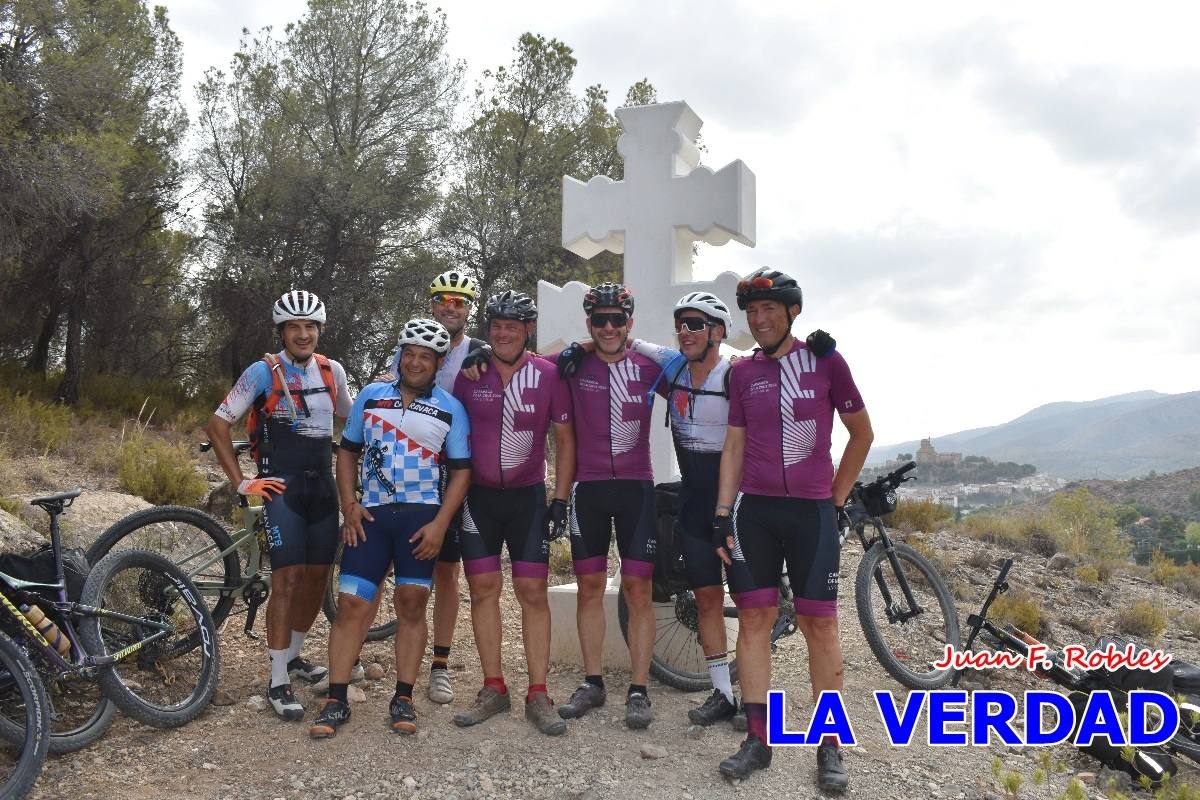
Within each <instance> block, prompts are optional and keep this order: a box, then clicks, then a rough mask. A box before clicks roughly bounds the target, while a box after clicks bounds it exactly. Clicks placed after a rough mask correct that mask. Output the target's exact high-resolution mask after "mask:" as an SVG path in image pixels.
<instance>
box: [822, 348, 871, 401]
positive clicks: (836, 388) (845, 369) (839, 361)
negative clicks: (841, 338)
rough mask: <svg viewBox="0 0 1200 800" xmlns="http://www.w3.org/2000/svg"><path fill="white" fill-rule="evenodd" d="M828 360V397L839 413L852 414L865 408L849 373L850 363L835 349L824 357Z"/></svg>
mask: <svg viewBox="0 0 1200 800" xmlns="http://www.w3.org/2000/svg"><path fill="white" fill-rule="evenodd" d="M826 358H827V359H828V361H829V368H830V376H829V399H830V401H831V402H832V403H833V407H834V409H836V410H837V412H838V413H839V414H853V413H854V412H856V411H862V410H863V409H864V408H866V404H865V403H863V399H862V395H861V394H859V391H858V386H856V385H855V383H854V376H853V375H851V374H850V365H849V364H847V363H846V359H844V358H842V354H841V353H839V352H837V351H836V350H835V351H834V352H832V353H830V354H829V355H828V356H827V357H826Z"/></svg>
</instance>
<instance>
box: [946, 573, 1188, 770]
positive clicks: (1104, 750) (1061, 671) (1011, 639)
mask: <svg viewBox="0 0 1200 800" xmlns="http://www.w3.org/2000/svg"><path fill="white" fill-rule="evenodd" d="M1012 566H1013V559H1011V558H1009V559H1006V560H1005V561H1004V563H1003V564H1002V565H1001V567H1000V572H999V574H998V575H997V576H996V579H995V581H993V582H992V587H991V590H990V592H989V593H988V595H987V597H986V598H985V599H984V601H983V605H982V606H981V607H980V609H979V613H977V614H971V615H969V616H968V617H967V626H968V634H967V641H966V644H964V645H963V650H964V651H970V650H971V647H972V646H973V645H974V644H975V642H976V640H977V639H981V640H983V641H985V642H986V643H987V644H988V645H989V646H990V647H992V648H993V649H995V650H1000V651H1007V652H1009V653H1013V654H1015V655H1017V656H1019V657H1020V658H1021V660H1022V661H1028V659H1029V654H1030V652H1031V650H1030V649H1031V648H1032V647H1033V646H1035V645H1042V643H1041V642H1039V641H1038V640H1037V639H1035V638H1034V637H1033V636H1032V635H1031V634H1029V633H1026V632H1025V631H1023V630H1021V629H1020V628H1017V627H1016V626H1014V625H1011V624H1005V625H997V624H996V623H995V622H993V621H992V620H990V619H988V611H989V609H990V608H991V606H992V603H994V602H995V600H996V598H997V597H999V596H1000V595H1001V594H1003V593H1005V592H1007V591H1008V590H1009V588H1010V587H1009V583H1008V574H1009V571H1010V570H1011V569H1012ZM1109 642H1112V643H1113V644H1114V645H1116V646H1117V649H1118V650H1123V649H1124V647H1125V646H1126V645H1128V644H1131V642H1128V641H1127V640H1123V639H1119V638H1117V637H1101V638H1100V641H1099V642H1097V644H1096V646H1095V647H1094V648H1093V649H1094V650H1102V649H1103V648H1104V645H1106V644H1108V643H1109ZM965 672H966V671H965V670H956V671H955V672H954V677H953V680H952V681H951V684H952V685H953V686H958V684H959V681H960V679H961V678H962V677H963V675H964V674H965ZM1034 674H1035V675H1037V676H1038V677H1039V678H1042V679H1043V680H1048V681H1052V682H1053V683H1056V684H1058V685H1059V686H1061V687H1063V688H1064V689H1066V690H1067V698H1068V700H1070V701H1071V703H1072V705H1075V706H1076V713H1077V714H1078V713H1079V710H1080V708H1081V707H1082V706H1084V705H1086V699H1087V696H1088V695H1089V694H1090V693H1091V692H1094V691H1108V692H1111V693H1112V696H1113V699H1114V700H1115V701H1116V702H1117V706H1118V711H1123V710H1124V708H1123V706H1125V703H1126V702H1127V697H1128V691H1130V690H1132V689H1154V690H1157V691H1162V692H1166V693H1167V694H1174V695H1175V702H1176V706H1177V707H1178V709H1179V728H1178V729H1177V730H1176V732H1175V734H1174V735H1173V736H1172V737H1171V739H1170V741H1168V742H1167V743H1166V744H1164V745H1161V746H1157V747H1138V748H1133V747H1116V746H1114V745H1112V744H1111V743H1110V742H1108V740H1107V739H1106V738H1104V737H1098V738H1096V739H1095V740H1093V742H1092V744H1091V745H1089V746H1087V747H1081V748H1080V749H1082V750H1083V751H1084V752H1086V753H1088V754H1090V755H1092V756H1094V757H1095V758H1097V759H1098V760H1100V761H1101V762H1102V763H1104V764H1105V765H1106V766H1108V767H1110V768H1112V769H1117V770H1122V771H1124V772H1127V773H1128V774H1129V775H1130V776H1131V777H1133V778H1134V780H1138V781H1141V780H1143V779H1144V780H1145V781H1146V782H1148V783H1149V784H1150V786H1151V787H1154V788H1157V787H1158V786H1160V785H1161V784H1162V783H1163V782H1164V781H1166V780H1168V779H1169V778H1170V777H1171V776H1172V775H1174V774H1175V773H1176V772H1177V771H1178V767H1177V766H1176V764H1175V761H1174V758H1173V757H1175V756H1182V757H1185V758H1187V759H1189V760H1191V761H1193V762H1194V763H1196V764H1200V668H1198V667H1196V666H1194V665H1192V664H1188V663H1186V662H1182V661H1180V660H1178V659H1173V660H1172V661H1171V663H1170V664H1168V665H1167V666H1166V667H1165V668H1164V669H1162V670H1161V671H1160V672H1158V673H1150V672H1149V671H1148V670H1138V669H1130V668H1128V667H1123V668H1120V669H1117V670H1114V671H1111V672H1110V671H1107V670H1105V669H1103V668H1097V669H1083V668H1081V667H1078V666H1069V665H1068V662H1067V661H1066V660H1065V659H1064V657H1063V654H1062V653H1060V652H1057V651H1055V650H1053V649H1051V648H1046V650H1045V651H1044V654H1043V657H1042V666H1040V667H1038V668H1036V669H1035V670H1034Z"/></svg>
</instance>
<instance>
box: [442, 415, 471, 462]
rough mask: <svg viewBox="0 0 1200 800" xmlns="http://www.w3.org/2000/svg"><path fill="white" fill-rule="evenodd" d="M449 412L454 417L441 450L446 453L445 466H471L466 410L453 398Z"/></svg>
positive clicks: (469, 426) (469, 429)
mask: <svg viewBox="0 0 1200 800" xmlns="http://www.w3.org/2000/svg"><path fill="white" fill-rule="evenodd" d="M450 412H451V413H452V414H453V415H454V418H453V419H452V420H451V421H450V431H449V432H448V433H447V434H446V443H445V444H444V445H443V446H442V450H443V451H444V452H445V453H446V466H447V467H449V468H450V469H470V468H471V423H470V422H469V421H468V420H467V410H466V409H465V408H463V404H462V403H460V402H458V401H457V400H453V402H452V403H451V405H450Z"/></svg>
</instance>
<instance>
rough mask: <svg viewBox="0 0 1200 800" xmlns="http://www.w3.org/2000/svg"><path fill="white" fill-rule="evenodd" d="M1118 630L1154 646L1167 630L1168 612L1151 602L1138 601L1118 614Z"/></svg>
mask: <svg viewBox="0 0 1200 800" xmlns="http://www.w3.org/2000/svg"><path fill="white" fill-rule="evenodd" d="M1116 624H1117V630H1118V631H1120V632H1121V633H1127V634H1129V635H1130V636H1137V637H1139V638H1142V639H1145V640H1146V641H1148V642H1150V643H1151V644H1154V643H1155V642H1157V641H1158V638H1159V637H1160V636H1162V635H1163V632H1164V631H1166V629H1167V612H1166V611H1164V610H1163V609H1162V608H1160V607H1159V606H1156V605H1154V604H1153V603H1151V602H1150V601H1149V600H1138V601H1137V602H1135V603H1134V604H1133V605H1131V606H1127V607H1126V608H1123V609H1121V610H1120V611H1118V612H1117V620H1116Z"/></svg>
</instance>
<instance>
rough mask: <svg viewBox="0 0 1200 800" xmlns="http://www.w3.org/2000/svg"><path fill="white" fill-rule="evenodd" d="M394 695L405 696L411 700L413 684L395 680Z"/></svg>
mask: <svg viewBox="0 0 1200 800" xmlns="http://www.w3.org/2000/svg"><path fill="white" fill-rule="evenodd" d="M396 696H397V697H407V698H408V699H410V700H411V699H412V696H413V685H412V684H411V683H403V682H402V681H396Z"/></svg>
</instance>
